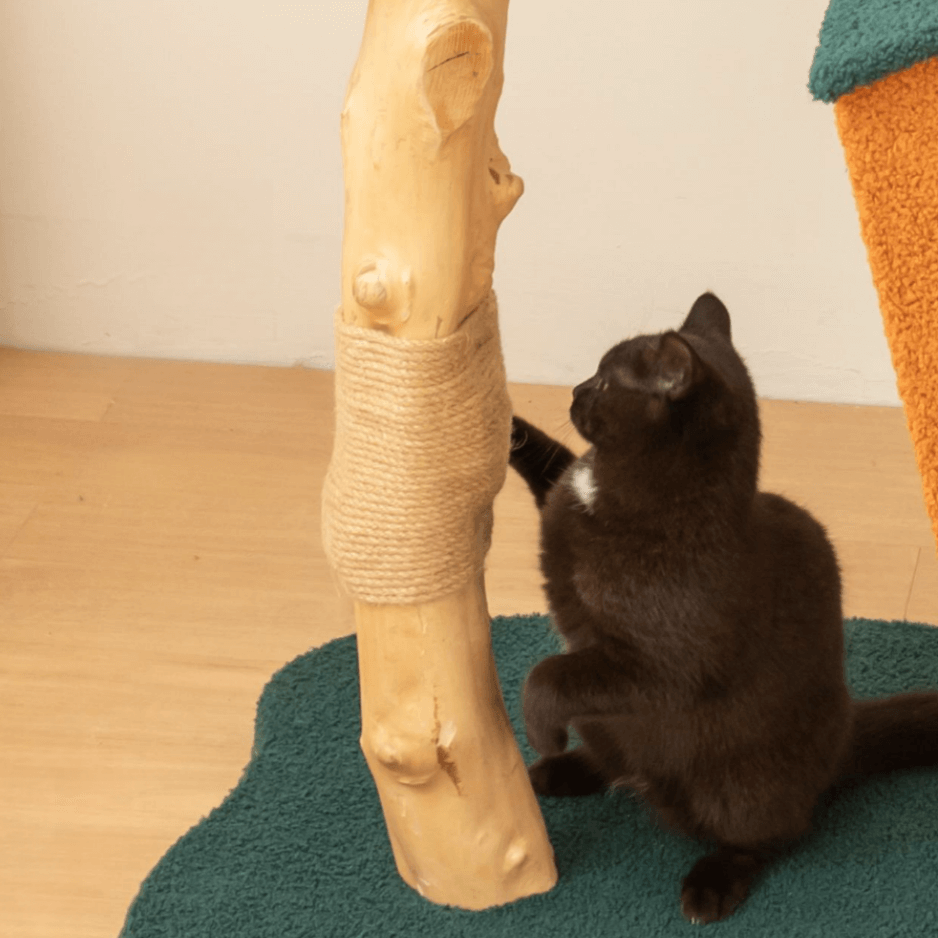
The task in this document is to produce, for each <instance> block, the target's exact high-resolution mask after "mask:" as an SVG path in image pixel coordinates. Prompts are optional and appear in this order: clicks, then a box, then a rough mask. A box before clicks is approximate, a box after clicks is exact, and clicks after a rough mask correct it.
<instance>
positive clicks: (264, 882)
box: [121, 617, 938, 938]
mask: <svg viewBox="0 0 938 938" xmlns="http://www.w3.org/2000/svg"><path fill="white" fill-rule="evenodd" d="M846 634H847V647H848V656H847V660H848V679H849V681H850V684H851V686H852V687H853V689H854V691H855V693H856V694H857V695H860V696H873V695H880V694H887V693H892V692H895V691H900V690H911V689H921V688H935V687H938V629H935V628H930V627H928V626H922V625H915V624H911V623H906V622H897V623H885V622H871V621H866V620H852V621H849V622H847V623H846ZM493 643H494V648H495V657H496V660H497V663H498V669H499V674H500V676H501V681H502V687H503V689H504V692H505V698H506V703H507V706H508V711H509V713H510V714H511V715H512V719H513V721H514V725H515V729H516V733H517V732H518V726H519V690H520V688H521V684H522V681H523V679H524V676H525V674H526V672H527V671H528V669H529V668H530V667H531V666H532V665H533V664H534V663H535V662H536V661H538V660H539V659H540V658H542V657H544V656H545V655H548V654H553V653H555V652H556V651H557V648H558V646H557V641H556V638H555V637H554V635H553V634H552V633H551V632H550V630H549V629H548V626H547V620H546V619H544V618H543V617H531V618H520V617H519V618H512V619H496V620H495V621H494V623H493ZM358 714H359V708H358V669H357V664H356V655H355V639H354V638H353V637H349V638H343V639H339V640H337V641H334V642H331V643H330V644H328V645H325V646H324V647H322V648H320V649H317V650H315V651H311V652H309V653H308V654H305V655H303V656H302V657H300V658H297V659H296V660H295V661H293V662H292V663H291V664H289V665H287V666H286V667H285V668H283V669H282V670H281V671H279V672H278V673H277V674H276V675H275V676H274V677H273V678H272V680H271V681H270V683H269V684H268V685H267V687H266V689H265V690H264V693H263V695H262V696H261V699H260V703H259V705H258V711H257V725H256V742H255V746H254V753H253V757H252V759H251V762H250V763H249V765H248V766H247V768H246V769H245V772H244V775H243V777H242V779H241V781H240V783H239V784H238V786H237V787H236V788H235V789H234V791H232V792H231V794H230V795H229V796H228V797H227V798H226V799H225V801H224V803H223V804H222V805H221V806H220V807H219V808H217V809H215V810H214V811H213V812H212V813H211V814H210V815H209V816H208V817H207V818H206V819H204V820H203V821H202V822H201V823H200V824H198V825H197V826H196V827H194V828H193V829H192V830H191V831H189V833H188V834H186V835H185V836H184V837H183V838H182V839H181V840H179V842H178V843H176V845H175V846H174V847H172V849H171V850H170V851H169V852H168V853H167V854H166V856H164V857H163V859H162V860H161V861H160V862H159V864H158V865H157V866H156V868H155V869H154V870H153V872H152V873H151V874H150V875H149V877H148V878H147V879H146V881H145V882H144V883H143V886H142V887H141V889H140V892H139V895H138V896H137V898H136V899H135V900H134V903H133V905H132V906H131V908H130V911H129V913H128V915H127V920H126V924H125V926H124V930H123V932H122V933H121V934H122V938H131V936H132V938H170V936H172V938H210V936H211V938H215V936H217V938H333V936H335V938H365V936H375V938H379V936H380V938H396V936H400V938H405V936H406V938H414V936H420V938H456V936H465V938H469V936H480V938H481V936H485V938H492V936H506V938H522V936H525V938H526V936H537V938H548V936H551V935H562V936H564V938H569V936H576V935H582V936H589V938H600V936H616V938H621V936H630V935H632V936H638V938H652V936H659V935H686V934H689V933H690V930H691V928H692V926H691V925H689V924H688V923H686V922H685V921H684V920H683V919H682V917H681V914H680V910H679V903H678V894H679V890H680V882H681V879H682V877H683V876H684V874H685V873H686V872H687V871H688V870H689V869H690V867H691V865H692V864H693V862H694V860H695V859H696V858H697V857H698V856H699V855H700V854H701V853H702V852H703V850H704V848H703V847H702V846H701V845H699V844H696V843H694V842H690V841H686V840H684V839H682V838H681V837H679V836H677V835H675V834H673V833H669V832H667V831H665V830H661V829H659V828H658V827H656V826H655V825H654V824H653V823H652V822H651V821H650V819H649V818H648V816H647V814H646V812H645V811H644V810H643V809H642V808H641V807H640V806H639V804H637V803H636V801H635V800H633V799H632V798H630V797H628V796H626V795H625V794H616V795H596V796H592V797H589V798H573V799H562V798H547V799H543V800H542V807H543V811H544V817H545V820H546V822H547V827H548V830H549V832H550V837H551V840H552V842H553V845H554V849H555V851H556V855H557V864H558V868H559V870H560V882H559V884H558V885H557V887H556V888H555V889H554V890H553V891H552V892H550V893H548V894H546V895H543V896H535V897H533V898H530V899H524V900H522V901H520V902H516V903H514V904H512V905H508V906H502V907H500V908H496V909H490V910H488V911H485V912H466V911H462V910H457V909H452V908H444V907H438V906H434V905H431V904H430V903H428V902H427V901H425V900H424V899H422V898H420V897H419V896H418V895H417V894H416V893H414V892H412V891H411V890H410V889H409V888H407V887H406V886H405V885H404V884H403V883H402V882H401V880H400V879H399V878H398V876H397V874H396V872H395V870H394V863H393V860H392V857H391V850H390V847H389V845H388V840H387V835H386V833H385V829H384V823H383V820H382V816H381V811H380V808H379V805H378V799H377V795H376V793H375V790H374V787H373V784H372V781H371V777H370V776H369V774H368V771H367V769H366V766H365V762H364V760H363V758H362V756H361V754H360V751H359V748H358V735H359V715H358ZM197 718H198V717H197V715H194V719H197ZM523 752H524V755H525V757H526V759H528V760H530V759H531V758H532V757H533V753H532V752H531V750H530V749H529V748H528V747H527V745H526V744H524V745H523ZM709 928H710V929H712V930H713V932H714V934H719V935H721V936H727V938H729V936H736V935H739V936H747V938H752V936H759V938H769V936H774V935H779V936H780V935H791V936H799V938H807V936H815V935H816V936H823V938H830V936H831V935H845V936H846V935H849V936H851V938H860V936H867V935H869V936H873V935H876V936H886V935H890V936H891V935H903V936H906V935H923V936H925V935H927V936H929V938H934V936H935V935H936V934H938V771H919V772H910V773H906V774H904V775H896V776H895V777H882V778H878V779H875V780H870V781H866V782H864V783H862V784H859V785H856V786H854V787H852V788H850V789H849V790H844V791H842V792H839V793H838V794H836V795H834V796H831V797H829V798H828V799H826V801H825V804H824V805H822V807H821V808H820V809H819V811H818V816H817V827H816V831H815V833H813V834H812V835H811V836H810V837H809V838H808V839H807V840H806V841H804V842H803V843H802V844H801V845H800V846H799V847H798V849H796V850H794V851H792V852H791V854H790V855H789V856H786V857H785V858H784V859H782V860H781V861H779V862H778V863H777V864H776V865H775V866H773V867H771V869H770V870H769V871H768V872H767V874H766V875H765V878H764V879H763V880H762V881H761V882H760V883H759V884H758V886H757V888H756V890H755V892H754V893H753V895H752V896H751V897H750V899H749V900H748V901H747V902H746V903H744V905H743V906H742V907H741V908H740V910H739V911H738V912H737V913H736V915H734V916H733V917H732V918H730V919H728V920H727V921H726V922H723V923H721V924H719V925H712V926H709Z"/></svg>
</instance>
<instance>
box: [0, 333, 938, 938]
mask: <svg viewBox="0 0 938 938" xmlns="http://www.w3.org/2000/svg"><path fill="white" fill-rule="evenodd" d="M513 396H514V400H515V404H516V408H517V410H518V412H519V413H521V414H522V415H525V416H528V417H530V418H532V419H534V420H535V421H537V422H539V423H541V424H542V425H543V426H544V427H545V428H546V429H548V430H551V431H554V432H557V433H561V432H566V431H564V430H563V427H564V426H566V420H565V412H566V406H567V402H568V399H569V392H568V391H567V390H565V389H558V388H537V387H531V386H517V387H514V388H513ZM331 408H332V399H331V375H329V374H326V373H321V372H315V371H305V370H297V369H292V370H278V369H265V368H240V367H232V366H215V365H193V364H181V363H167V362H148V361H130V360H120V359H101V358H86V357H80V356H68V355H44V354H32V353H24V352H16V351H11V350H3V349H0V681H2V683H0V721H2V723H0V793H2V796H0V909H2V911H0V921H2V927H0V933H2V934H3V935H4V936H9V938H27V936H29V938H86V936H95V938H100V936H114V935H116V934H117V931H118V930H119V928H120V925H121V922H122V920H123V915H124V912H125V911H126V908H127V905H128V903H129V902H130V900H131V899H132V897H133V895H134V893H135V891H136V889H137V886H138V885H139V883H140V881H141V879H142V878H143V877H144V876H145V875H146V874H147V872H148V871H149V870H150V869H151V867H152V866H153V864H154V863H155V862H156V861H157V860H158V859H159V857H160V856H161V855H162V853H163V852H164V851H165V850H166V849H167V848H168V847H169V846H170V845H171V843H172V842H173V841H174V840H175V839H176V838H177V837H178V836H179V835H181V834H182V833H184V832H185V831H186V829H188V827H189V826H191V825H192V824H193V823H195V822H196V821H197V820H198V819H199V818H200V817H201V816H202V815H204V814H205V813H206V812H208V811H209V810H210V809H211V808H212V807H214V806H215V805H216V804H218V803H219V802H220V800H221V799H222V798H223V797H224V795H225V794H226V792H227V791H228V790H229V789H230V788H231V787H232V786H233V785H234V784H235V783H236V782H237V780H238V777H239V774H240V771H241V769H242V767H243V766H244V764H245V763H246V761H247V760H248V757H249V753H250V747H251V739H252V721H253V716H254V706H255V702H256V700H257V697H258V695H259V694H260V691H261V689H262V687H263V685H264V683H265V682H266V681H267V679H268V677H269V676H270V674H271V673H272V672H273V671H274V670H275V669H277V668H278V667H280V666H281V665H282V664H283V663H284V662H286V661H288V660H289V659H291V658H293V657H295V656H296V655H298V654H300V653H302V652H304V651H305V650H306V649H308V648H309V647H310V646H312V645H315V644H318V643H320V642H323V641H326V640H327V639H330V638H333V637H334V636H338V635H341V634H343V633H345V632H347V631H348V630H349V620H348V617H347V615H346V614H345V611H344V610H343V609H342V608H340V604H339V602H338V601H337V600H336V599H335V596H334V592H333V587H332V582H331V579H330V576H329V573H328V571H327V569H326V566H325V563H324V560H323V557H322V553H321V550H320V547H319V533H318V532H319V489H320V485H321V481H322V477H323V474H324V471H325V467H326V462H327V459H328V456H329V452H330V433H331V429H330V428H331ZM764 420H765V437H766V443H765V456H764V473H763V479H764V486H765V487H766V488H773V489H777V490H780V491H782V492H785V493H786V494H788V495H790V496H791V497H794V498H795V499H796V500H798V501H800V502H801V503H803V504H804V505H806V506H808V507H810V508H811V509H813V510H814V511H815V512H816V513H817V514H818V515H819V517H820V518H821V519H822V520H823V521H824V522H825V523H826V524H827V525H828V527H829V529H830V531H831V533H832V534H833V536H834V538H835V540H836V542H837V544H838V547H839V549H840V553H841V557H842V560H843V566H844V570H845V575H846V612H847V614H848V615H863V616H870V617H877V618H910V619H917V620H919V621H929V622H933V623H934V622H938V562H936V556H935V544H934V541H933V539H932V535H931V531H930V528H929V524H928V521H927V518H926V515H925V511H924V508H923V507H922V498H921V493H920V487H919V477H918V475H917V473H916V470H915V466H914V463H913V459H912V453H911V447H910V444H909V441H908V437H907V435H906V431H905V427H904V423H903V418H902V414H901V412H899V411H896V410H891V409H888V408H851V407H829V406H816V405H797V404H785V403H773V402H767V403H766V404H765V407H764ZM535 559H536V516H535V513H534V509H533V505H532V503H531V500H530V498H529V497H528V496H527V493H526V492H525V490H524V489H523V486H522V485H521V484H520V482H518V481H517V479H515V478H511V477H510V478H509V482H508V485H507V486H506V489H505V491H504V492H503V493H502V495H501V496H499V499H498V502H497V504H496V533H495V545H494V547H493V550H492V553H491V555H490V561H489V579H488V583H489V598H490V605H491V608H492V611H493V612H494V613H514V612H530V611H534V610H540V609H543V601H542V599H541V595H540V590H539V584H538V575H537V572H536V569H535Z"/></svg>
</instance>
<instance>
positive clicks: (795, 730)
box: [511, 293, 938, 922]
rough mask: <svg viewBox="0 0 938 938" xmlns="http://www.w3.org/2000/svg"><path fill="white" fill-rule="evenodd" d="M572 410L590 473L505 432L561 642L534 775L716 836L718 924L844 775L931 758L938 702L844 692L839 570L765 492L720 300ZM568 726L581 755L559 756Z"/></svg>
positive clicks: (688, 911) (711, 913)
mask: <svg viewBox="0 0 938 938" xmlns="http://www.w3.org/2000/svg"><path fill="white" fill-rule="evenodd" d="M570 417H571V420H572V421H573V425H574V426H575V427H576V429H577V430H578V431H579V432H580V434H581V436H582V437H583V438H584V439H585V440H586V441H587V442H589V443H590V444H591V448H590V449H589V450H588V452H587V453H586V454H585V455H584V456H582V457H580V458H579V459H577V458H575V457H574V455H573V454H572V453H571V452H570V451H569V450H568V449H566V448H565V447H564V446H562V445H561V444H559V443H557V442H555V441H554V440H552V439H551V438H550V437H548V436H547V435H546V434H544V433H542V432H541V431H540V430H538V429H537V428H536V427H533V426H531V425H530V424H529V423H527V422H525V421H524V420H521V419H520V418H517V417H516V418H515V420H514V426H513V431H512V453H511V465H512V466H513V467H514V468H515V469H516V470H517V471H518V472H519V473H520V474H521V476H522V477H523V478H524V479H525V481H526V482H527V484H528V486H529V487H530V489H531V491H532V492H533V493H534V496H535V499H536V500H537V503H538V505H539V506H540V507H541V509H542V511H541V519H542V534H541V566H542V570H543V573H544V577H545V581H546V586H545V588H546V592H547V597H548V600H549V603H550V609H551V613H552V617H553V621H554V625H555V627H556V629H557V630H558V632H559V633H560V634H561V636H562V637H563V638H564V639H565V641H566V652H565V653H564V654H561V655H555V656H553V657H550V658H547V659H545V660H544V661H541V662H540V663H539V664H537V665H536V667H535V668H534V669H533V670H532V671H531V673H530V675H529V676H528V678H527V681H526V683H525V688H524V717H525V721H526V727H527V733H528V738H529V739H530V741H531V744H532V745H533V746H534V748H535V749H536V750H537V751H538V752H539V753H540V754H541V756H542V758H541V759H540V761H538V762H536V763H535V764H534V765H532V766H531V768H530V774H531V781H532V783H533V785H534V788H535V790H536V791H537V792H539V793H540V794H545V795H586V794H590V793H593V792H597V791H600V790H602V789H604V788H606V787H607V786H620V785H621V786H627V787H629V788H631V789H633V790H634V791H635V792H637V793H638V794H640V795H641V797H642V798H643V799H644V800H645V802H647V804H649V805H650V806H651V807H652V808H653V809H654V810H655V811H656V812H657V814H658V815H659V816H660V817H661V818H662V819H663V820H664V822H665V823H667V824H668V825H669V826H671V827H673V828H676V829H677V830H679V831H682V832H684V833H686V834H689V835H692V836H695V837H700V838H702V839H705V840H707V841H709V842H711V843H713V844H715V846H716V849H715V852H713V853H711V854H709V855H708V856H705V857H704V858H702V859H701V860H700V861H699V862H698V863H697V864H696V865H695V866H694V867H693V868H692V869H691V871H690V873H689V874H688V875H687V876H686V877H685V879H684V882H683V887H682V892H681V905H682V910H683V913H684V915H685V916H686V917H687V918H689V919H691V920H692V921H697V922H713V921H717V920H719V919H722V918H725V917H726V916H728V915H730V914H731V913H732V912H733V911H734V909H736V907H737V906H738V905H739V903H740V902H741V901H742V900H743V899H744V898H745V896H746V895H747V893H748V892H749V889H750V886H751V885H752V882H753V880H754V879H755V877H756V876H757V875H758V873H759V872H760V870H761V869H762V868H763V867H764V866H765V864H766V863H767V862H768V861H769V860H770V859H771V857H772V855H773V853H775V852H776V851H777V850H778V849H779V848H781V847H782V846H783V845H785V844H788V843H790V842H792V841H794V840H795V839H797V838H799V837H800V836H801V835H803V834H804V833H805V832H806V831H807V830H808V828H809V826H810V823H811V815H812V811H813V809H814V806H815V804H816V803H817V801H818V798H819V796H820V795H821V794H822V793H823V792H824V791H826V790H827V789H828V788H830V787H831V786H832V785H833V784H834V783H835V782H837V781H838V780H840V779H843V778H845V777H846V776H849V775H854V774H866V773H870V772H880V771H890V770H893V769H901V768H911V767H916V766H930V765H935V764H938V693H934V694H933V693H919V694H903V695H899V696H896V697H891V698H888V699H885V700H878V701H864V702H857V701H854V700H852V699H851V698H850V695H849V693H848V691H847V687H846V684H845V682H844V664H843V624H842V613H841V589H840V571H839V568H838V565H837V559H836V557H835V554H834V550H833V548H832V546H831V544H830V541H829V540H828V538H827V535H826V534H825V531H824V529H823V528H822V527H821V525H820V524H819V523H818V522H817V521H815V520H814V518H812V517H811V515H809V514H808V513H807V512H806V511H804V510H803V509H801V508H799V507H797V506H796V505H794V504H792V503H791V502H789V501H787V500H786V499H784V498H782V497H780V496H778V495H770V494H768V493H765V492H759V491H758V487H757V480H758V468H759V443H760V430H759V413H758V407H757V403H756V395H755V391H754V389H753V385H752V381H751V379H750V377H749V374H748V372H747V370H746V367H745V365H744V364H743V361H742V359H741V358H740V357H739V355H738V354H737V352H736V350H735V349H734V347H733V344H732V341H731V337H730V318H729V314H728V312H727V310H726V307H725V306H724V305H723V304H722V303H721V302H720V300H719V299H717V297H715V296H713V295H712V294H709V293H707V294H704V295H703V296H701V297H700V298H699V299H698V300H697V301H696V302H695V303H694V306H693V308H692V309H691V311H690V314H689V315H688V317H687V319H686V321H685V322H684V324H683V325H682V326H681V328H680V329H679V330H678V331H676V332H674V331H671V332H665V333H663V334H661V335H648V336H640V337H638V338H635V339H631V340H629V341H626V342H622V343H620V344H619V345H617V346H615V347H614V348H613V349H611V350H610V351H609V352H607V353H606V355H605V356H604V357H603V359H602V361H601V362H600V365H599V370H598V371H597V372H596V374H595V375H594V376H593V377H592V378H590V379H589V381H586V382H584V383H583V384H581V385H580V386H579V387H577V388H576V389H575V390H574V392H573V405H572V406H571V408H570ZM569 726H572V727H574V728H575V729H576V731H577V733H578V734H579V735H580V738H581V739H582V741H583V744H582V745H581V746H578V747H577V748H575V749H572V750H570V751H565V750H566V746H567V728H568V727H569Z"/></svg>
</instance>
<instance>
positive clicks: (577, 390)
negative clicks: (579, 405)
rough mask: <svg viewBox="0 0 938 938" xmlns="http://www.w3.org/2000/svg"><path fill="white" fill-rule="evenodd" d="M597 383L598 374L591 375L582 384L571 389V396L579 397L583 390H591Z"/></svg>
mask: <svg viewBox="0 0 938 938" xmlns="http://www.w3.org/2000/svg"><path fill="white" fill-rule="evenodd" d="M598 384H599V375H598V374H596V375H593V377H592V378H590V379H589V380H588V381H584V382H583V383H582V384H578V385H577V386H576V387H575V388H574V389H573V396H574V397H579V396H580V395H581V394H582V393H583V392H584V391H592V390H593V388H595V387H596V386H597V385H598Z"/></svg>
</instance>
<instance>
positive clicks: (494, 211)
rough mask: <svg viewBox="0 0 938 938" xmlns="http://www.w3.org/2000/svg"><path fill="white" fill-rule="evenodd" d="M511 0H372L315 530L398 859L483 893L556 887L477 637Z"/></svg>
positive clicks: (485, 631)
mask: <svg viewBox="0 0 938 938" xmlns="http://www.w3.org/2000/svg"><path fill="white" fill-rule="evenodd" d="M507 10H508V0H370V3H369V6H368V12H367V18H366V22H365V31H364V37H363V40H362V46H361V52H360V54H359V58H358V62H357V64H356V66H355V69H354V71H353V73H352V76H351V80H350V82H349V87H348V93H347V97H346V102H345V108H344V110H343V112H342V149H343V157H344V163H345V191H346V215H345V236H344V243H343V257H342V306H341V309H340V311H339V313H338V314H337V317H336V437H335V448H334V452H333V457H332V461H331V463H330V468H329V473H328V477H327V480H326V485H325V489H324V492H323V540H324V544H325V547H326V551H327V554H328V556H329V558H330V562H331V563H332V565H333V567H334V569H335V570H336V573H337V576H338V578H339V580H340V583H341V584H342V585H343V587H344V588H345V589H346V590H347V591H348V592H349V593H350V594H351V596H352V598H353V602H354V609H355V620H356V627H357V635H358V655H359V670H360V677H361V712H362V735H361V746H362V750H363V752H364V754H365V758H366V760H367V762H368V766H369V768H370V770H371V772H372V775H373V777H374V781H375V785H376V787H377V790H378V794H379V796H380V799H381V805H382V809H383V811H384V816H385V820H386V823H387V829H388V836H389V838H390V841H391V845H392V848H393V851H394V857H395V861H396V864H397V868H398V870H399V872H400V875H401V876H402V877H403V878H404V880H405V881H406V882H407V883H408V884H410V885H411V886H412V887H413V888H414V889H416V890H418V891H419V892H420V893H421V894H422V895H423V896H425V897H427V898H428V899H430V900H432V901H433V902H437V903H445V904H451V905H457V906H462V907H465V908H470V909H480V908H485V907H487V906H492V905H497V904H501V903H505V902H509V901H511V900H514V899H517V898H520V897H523V896H527V895H531V894H534V893H538V892H543V891H546V890H548V889H550V888H551V887H552V886H553V885H554V883H555V882H556V870H555V868H554V861H553V852H552V850H551V846H550V843H549V841H548V838H547V833H546V830H545V827H544V823H543V820H542V818H541V814H540V810H539V808H538V804H537V800H536V798H535V796H534V794H533V792H532V790H531V787H530V784H529V782H528V776H527V772H526V770H525V766H524V763H523V761H522V758H521V755H520V753H519V751H518V748H517V745H516V743H515V740H514V737H513V735H512V732H511V728H510V725H509V722H508V717H507V714H506V712H505V708H504V704H503V702H502V697H501V691H500V689H499V686H498V678H497V675H496V671H495V666H494V662H493V658H492V652H491V639H490V633H489V628H490V622H489V615H488V610H487V606H486V598H485V588H484V582H483V575H482V568H483V562H484V557H485V552H486V550H487V548H488V544H489V538H490V533H491V520H492V500H493V498H494V496H495V494H496V492H497V491H498V489H499V488H500V487H501V485H502V483H503V481H504V477H505V472H506V467H507V457H508V446H509V436H510V418H511V410H510V404H509V401H508V396H507V388H506V384H505V373H504V366H503V364H502V359H501V350H500V341H499V336H498V323H497V309H496V302H495V297H494V294H493V293H492V270H493V267H494V250H495V237H496V233H497V230H498V226H499V224H500V223H501V221H502V219H504V218H505V216H506V215H507V214H508V213H509V212H510V211H511V208H512V206H513V205H514V203H515V202H516V201H517V199H518V198H519V196H520V195H521V192H522V189H523V186H522V182H521V179H520V178H519V177H518V176H515V175H514V174H512V172H511V170H510V167H509V164H508V160H507V159H506V157H505V156H504V154H503V153H502V152H501V150H500V149H499V146H498V141H497V139H496V136H495V131H494V127H493V123H494V115H495V109H496V105H497V103H498V98H499V95H500V92H501V87H502V78H503V76H502V58H503V52H504V41H505V26H506V19H507Z"/></svg>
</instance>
